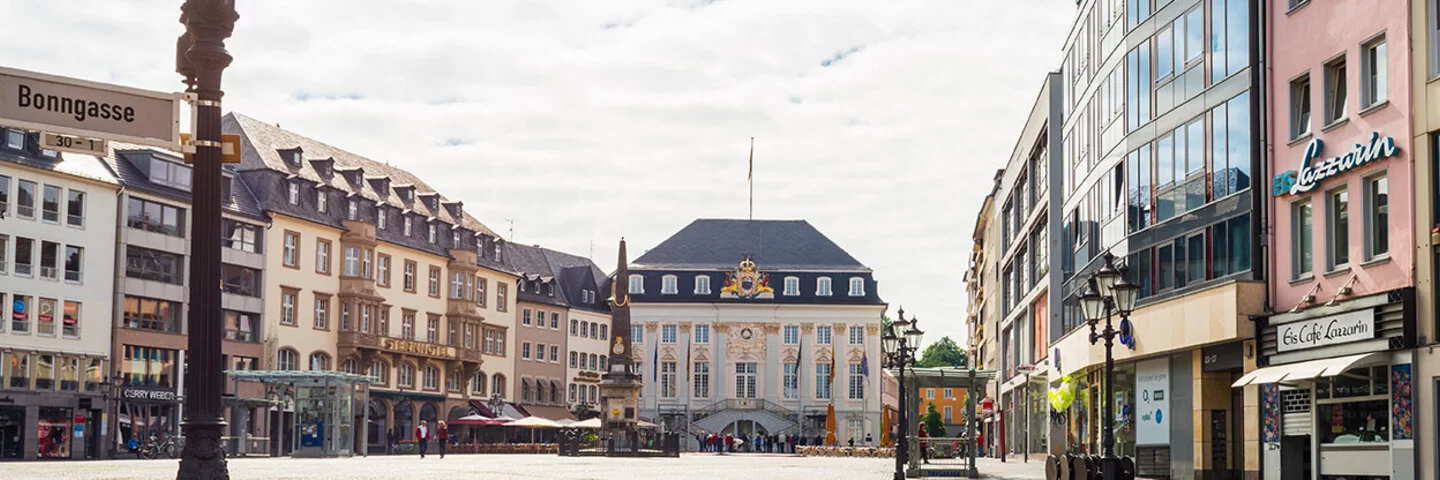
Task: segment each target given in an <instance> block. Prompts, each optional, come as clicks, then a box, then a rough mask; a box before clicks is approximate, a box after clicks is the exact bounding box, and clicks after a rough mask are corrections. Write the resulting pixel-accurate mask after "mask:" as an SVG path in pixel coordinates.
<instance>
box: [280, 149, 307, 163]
mask: <svg viewBox="0 0 1440 480" xmlns="http://www.w3.org/2000/svg"><path fill="white" fill-rule="evenodd" d="M301 152H303V150H301V149H300V147H295V148H292V149H289V150H281V151H280V158H281V159H282V160H284V161H285V163H287V164H290V165H291V166H295V167H298V166H300V155H301Z"/></svg>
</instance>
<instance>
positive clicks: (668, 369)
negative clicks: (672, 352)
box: [660, 362, 675, 398]
mask: <svg viewBox="0 0 1440 480" xmlns="http://www.w3.org/2000/svg"><path fill="white" fill-rule="evenodd" d="M660 398H675V362H660Z"/></svg>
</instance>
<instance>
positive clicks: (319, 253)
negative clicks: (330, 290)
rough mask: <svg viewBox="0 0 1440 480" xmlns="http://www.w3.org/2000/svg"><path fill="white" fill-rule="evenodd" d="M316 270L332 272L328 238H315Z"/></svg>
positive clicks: (326, 272)
mask: <svg viewBox="0 0 1440 480" xmlns="http://www.w3.org/2000/svg"><path fill="white" fill-rule="evenodd" d="M315 271H316V272H319V273H325V274H328V273H330V242H329V241H328V240H321V239H317V240H315Z"/></svg>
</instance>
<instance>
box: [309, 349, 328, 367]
mask: <svg viewBox="0 0 1440 480" xmlns="http://www.w3.org/2000/svg"><path fill="white" fill-rule="evenodd" d="M310 369H311V370H329V369H330V356H329V355H326V354H325V352H315V353H312V354H310Z"/></svg>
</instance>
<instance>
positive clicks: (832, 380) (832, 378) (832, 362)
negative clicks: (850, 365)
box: [830, 348, 839, 388]
mask: <svg viewBox="0 0 1440 480" xmlns="http://www.w3.org/2000/svg"><path fill="white" fill-rule="evenodd" d="M838 354H839V352H836V351H835V349H834V348H831V349H830V386H831V387H832V388H833V387H834V386H835V355H838Z"/></svg>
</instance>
